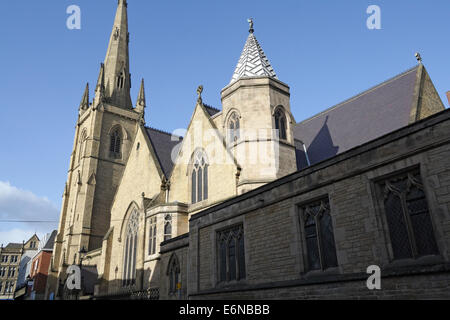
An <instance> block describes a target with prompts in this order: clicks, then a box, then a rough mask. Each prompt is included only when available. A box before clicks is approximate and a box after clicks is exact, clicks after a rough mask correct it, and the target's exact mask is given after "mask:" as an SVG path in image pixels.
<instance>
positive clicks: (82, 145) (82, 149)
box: [30, 129, 88, 248]
mask: <svg viewBox="0 0 450 320" xmlns="http://www.w3.org/2000/svg"><path fill="white" fill-rule="evenodd" d="M87 140H88V135H87V129H83V131H82V132H81V135H80V140H79V141H78V164H80V163H81V159H83V157H84V154H85V153H86V144H87ZM34 246H35V242H34V241H31V244H30V248H34Z"/></svg>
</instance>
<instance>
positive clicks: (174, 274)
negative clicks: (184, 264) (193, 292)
mask: <svg viewBox="0 0 450 320" xmlns="http://www.w3.org/2000/svg"><path fill="white" fill-rule="evenodd" d="M166 275H167V277H168V294H169V296H175V295H176V294H177V293H178V292H179V291H180V290H181V267H180V260H179V259H178V256H177V255H176V253H173V254H172V255H171V256H170V259H169V263H168V264H167V272H166ZM178 284H180V288H178Z"/></svg>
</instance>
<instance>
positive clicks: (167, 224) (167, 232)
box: [164, 214, 172, 241]
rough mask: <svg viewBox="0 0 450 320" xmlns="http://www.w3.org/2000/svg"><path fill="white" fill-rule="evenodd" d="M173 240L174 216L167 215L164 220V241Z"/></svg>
mask: <svg viewBox="0 0 450 320" xmlns="http://www.w3.org/2000/svg"><path fill="white" fill-rule="evenodd" d="M171 238H172V216H171V215H170V214H168V215H166V217H165V218H164V241H167V240H169V239H171Z"/></svg>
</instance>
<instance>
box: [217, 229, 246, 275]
mask: <svg viewBox="0 0 450 320" xmlns="http://www.w3.org/2000/svg"><path fill="white" fill-rule="evenodd" d="M217 240H218V243H217V251H218V269H219V270H218V272H219V282H229V281H233V280H234V281H239V280H242V279H245V251H244V227H243V225H239V226H236V227H233V228H231V229H227V230H224V231H220V232H219V233H218V236H217Z"/></svg>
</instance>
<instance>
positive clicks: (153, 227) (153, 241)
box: [148, 217, 156, 255]
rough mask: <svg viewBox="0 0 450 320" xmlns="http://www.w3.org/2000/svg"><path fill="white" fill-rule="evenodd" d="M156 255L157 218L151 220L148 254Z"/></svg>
mask: <svg viewBox="0 0 450 320" xmlns="http://www.w3.org/2000/svg"><path fill="white" fill-rule="evenodd" d="M155 253H156V217H154V218H152V219H150V234H149V243H148V254H149V255H152V254H155Z"/></svg>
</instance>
